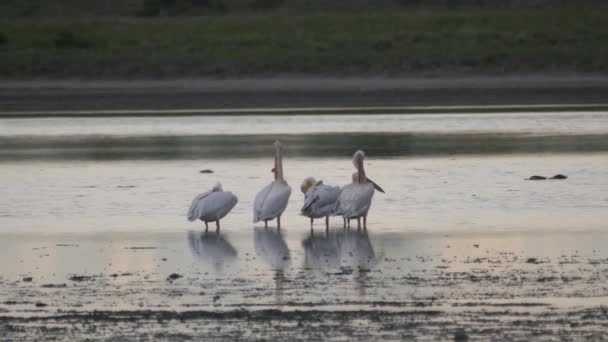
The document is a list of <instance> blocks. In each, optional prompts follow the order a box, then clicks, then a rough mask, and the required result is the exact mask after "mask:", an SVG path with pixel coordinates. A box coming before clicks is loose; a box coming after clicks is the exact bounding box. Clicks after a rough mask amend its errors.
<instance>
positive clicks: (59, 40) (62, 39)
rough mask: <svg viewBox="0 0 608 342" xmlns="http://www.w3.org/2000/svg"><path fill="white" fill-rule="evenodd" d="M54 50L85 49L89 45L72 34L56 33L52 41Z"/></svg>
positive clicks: (66, 32) (89, 45)
mask: <svg viewBox="0 0 608 342" xmlns="http://www.w3.org/2000/svg"><path fill="white" fill-rule="evenodd" d="M53 43H54V44H55V47H56V48H59V49H87V48H90V47H91V45H92V44H91V43H90V42H88V41H86V40H85V39H83V38H80V37H77V36H76V35H75V34H74V32H70V31H62V32H59V33H57V35H56V36H55V39H54V40H53Z"/></svg>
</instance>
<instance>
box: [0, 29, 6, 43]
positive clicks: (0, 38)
mask: <svg viewBox="0 0 608 342" xmlns="http://www.w3.org/2000/svg"><path fill="white" fill-rule="evenodd" d="M7 43H8V37H7V36H6V34H4V33H2V32H0V46H2V45H6V44H7Z"/></svg>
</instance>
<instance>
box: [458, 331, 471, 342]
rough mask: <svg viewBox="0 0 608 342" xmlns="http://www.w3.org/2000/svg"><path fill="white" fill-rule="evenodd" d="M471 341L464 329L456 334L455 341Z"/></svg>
mask: <svg viewBox="0 0 608 342" xmlns="http://www.w3.org/2000/svg"><path fill="white" fill-rule="evenodd" d="M468 340H469V335H467V332H466V331H464V329H462V328H460V329H458V330H456V332H455V333H454V341H458V342H464V341H468Z"/></svg>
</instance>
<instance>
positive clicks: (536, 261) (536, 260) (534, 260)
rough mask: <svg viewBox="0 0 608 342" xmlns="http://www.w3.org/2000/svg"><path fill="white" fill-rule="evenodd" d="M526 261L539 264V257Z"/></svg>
mask: <svg viewBox="0 0 608 342" xmlns="http://www.w3.org/2000/svg"><path fill="white" fill-rule="evenodd" d="M526 263H528V264H538V263H539V262H538V259H536V258H528V260H526Z"/></svg>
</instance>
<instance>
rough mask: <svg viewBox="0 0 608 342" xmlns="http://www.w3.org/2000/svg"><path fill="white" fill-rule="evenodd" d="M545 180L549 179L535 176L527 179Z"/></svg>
mask: <svg viewBox="0 0 608 342" xmlns="http://www.w3.org/2000/svg"><path fill="white" fill-rule="evenodd" d="M545 179H547V177H545V176H538V175H534V176H532V177H530V178H527V180H545Z"/></svg>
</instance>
